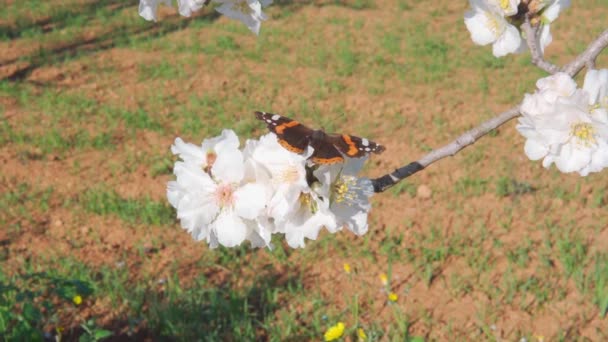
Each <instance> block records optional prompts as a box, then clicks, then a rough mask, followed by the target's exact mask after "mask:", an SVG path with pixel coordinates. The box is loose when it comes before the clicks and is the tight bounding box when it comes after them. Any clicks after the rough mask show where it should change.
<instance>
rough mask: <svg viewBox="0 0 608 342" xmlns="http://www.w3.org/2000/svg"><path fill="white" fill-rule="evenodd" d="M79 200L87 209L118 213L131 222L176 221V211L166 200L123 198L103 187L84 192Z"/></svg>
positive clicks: (166, 222) (111, 213)
mask: <svg viewBox="0 0 608 342" xmlns="http://www.w3.org/2000/svg"><path fill="white" fill-rule="evenodd" d="M78 202H79V203H80V204H81V205H82V206H83V207H84V209H85V210H87V211H89V212H92V213H95V214H98V215H116V216H118V217H119V218H121V219H122V220H124V221H126V222H130V223H144V224H155V225H166V224H172V223H174V222H175V211H174V210H173V208H172V207H171V206H169V205H168V204H166V203H165V202H156V201H153V200H151V199H149V198H141V199H134V198H122V197H120V196H119V195H118V194H116V193H115V192H113V191H107V190H104V189H101V188H97V189H90V190H87V191H86V192H84V194H82V195H81V196H80V197H79V198H78Z"/></svg>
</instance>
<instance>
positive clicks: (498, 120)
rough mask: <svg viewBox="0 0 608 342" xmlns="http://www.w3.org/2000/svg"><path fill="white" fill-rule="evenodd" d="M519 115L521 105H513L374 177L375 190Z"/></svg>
mask: <svg viewBox="0 0 608 342" xmlns="http://www.w3.org/2000/svg"><path fill="white" fill-rule="evenodd" d="M518 115H519V105H517V106H516V107H513V108H511V109H509V110H507V111H506V112H503V113H501V114H499V115H498V116H495V117H493V118H492V119H490V120H488V121H486V122H484V123H482V124H481V125H479V126H477V127H475V128H473V129H471V130H469V131H467V132H465V133H464V134H463V135H461V136H459V137H458V138H456V140H454V141H452V142H451V143H449V144H447V145H445V146H443V147H440V148H438V149H436V150H433V151H431V153H429V154H427V155H425V156H423V157H422V158H420V159H418V160H417V161H415V162H412V163H410V164H408V165H406V166H404V167H401V168H399V169H396V170H395V171H393V172H392V173H389V174H387V175H384V176H382V177H379V178H376V179H372V184H373V185H374V191H375V192H383V191H384V190H386V189H388V188H390V187H392V186H393V185H395V184H397V183H398V182H399V181H401V180H402V179H404V178H407V177H409V176H411V175H413V174H414V173H416V172H418V171H420V170H422V169H424V168H425V167H427V166H429V165H430V164H432V163H434V162H436V161H438V160H440V159H443V158H446V157H449V156H453V155H455V154H456V153H458V151H460V150H462V149H463V148H465V147H467V146H469V145H472V144H473V143H474V142H475V141H477V140H478V139H479V138H481V137H482V136H484V135H486V134H488V133H489V132H490V131H492V130H493V129H496V128H497V127H499V126H501V125H503V124H504V123H506V122H507V121H509V120H511V119H513V118H515V117H517V116H518Z"/></svg>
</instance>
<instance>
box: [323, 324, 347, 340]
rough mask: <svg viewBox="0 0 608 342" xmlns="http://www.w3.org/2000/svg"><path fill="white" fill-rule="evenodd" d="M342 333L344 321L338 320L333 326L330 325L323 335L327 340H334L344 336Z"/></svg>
mask: <svg viewBox="0 0 608 342" xmlns="http://www.w3.org/2000/svg"><path fill="white" fill-rule="evenodd" d="M342 334H344V323H342V322H338V324H336V325H334V326H333V327H329V329H327V331H326V332H325V335H323V337H325V341H334V340H337V339H339V338H340V337H342Z"/></svg>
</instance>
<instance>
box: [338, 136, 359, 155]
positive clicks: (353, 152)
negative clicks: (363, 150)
mask: <svg viewBox="0 0 608 342" xmlns="http://www.w3.org/2000/svg"><path fill="white" fill-rule="evenodd" d="M342 139H344V142H345V143H346V144H347V145H348V151H347V152H346V154H348V155H349V156H356V155H357V153H358V152H359V150H358V149H357V146H356V145H355V143H354V142H353V140H352V139H351V138H350V136H348V135H346V134H342Z"/></svg>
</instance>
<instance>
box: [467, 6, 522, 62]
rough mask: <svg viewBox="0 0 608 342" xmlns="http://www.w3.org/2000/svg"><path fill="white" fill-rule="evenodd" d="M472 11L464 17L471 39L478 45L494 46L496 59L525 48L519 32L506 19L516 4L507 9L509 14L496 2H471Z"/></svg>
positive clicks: (493, 50)
mask: <svg viewBox="0 0 608 342" xmlns="http://www.w3.org/2000/svg"><path fill="white" fill-rule="evenodd" d="M469 2H470V4H471V7H472V9H471V10H469V11H467V12H466V13H465V15H464V23H465V25H466V26H467V29H468V30H469V32H470V33H471V39H472V40H473V42H474V43H475V44H477V45H488V44H492V52H493V54H494V56H496V57H502V56H505V55H507V54H509V53H515V52H518V51H520V50H522V49H524V48H525V45H524V44H523V41H522V39H521V36H520V33H519V30H518V29H517V28H516V27H515V26H513V25H511V24H510V23H509V22H508V21H507V20H506V19H505V15H507V13H512V8H517V6H514V5H515V4H511V3H509V6H507V7H505V9H506V10H507V12H505V10H503V9H502V8H501V6H499V5H497V3H496V2H494V1H485V0H469Z"/></svg>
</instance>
